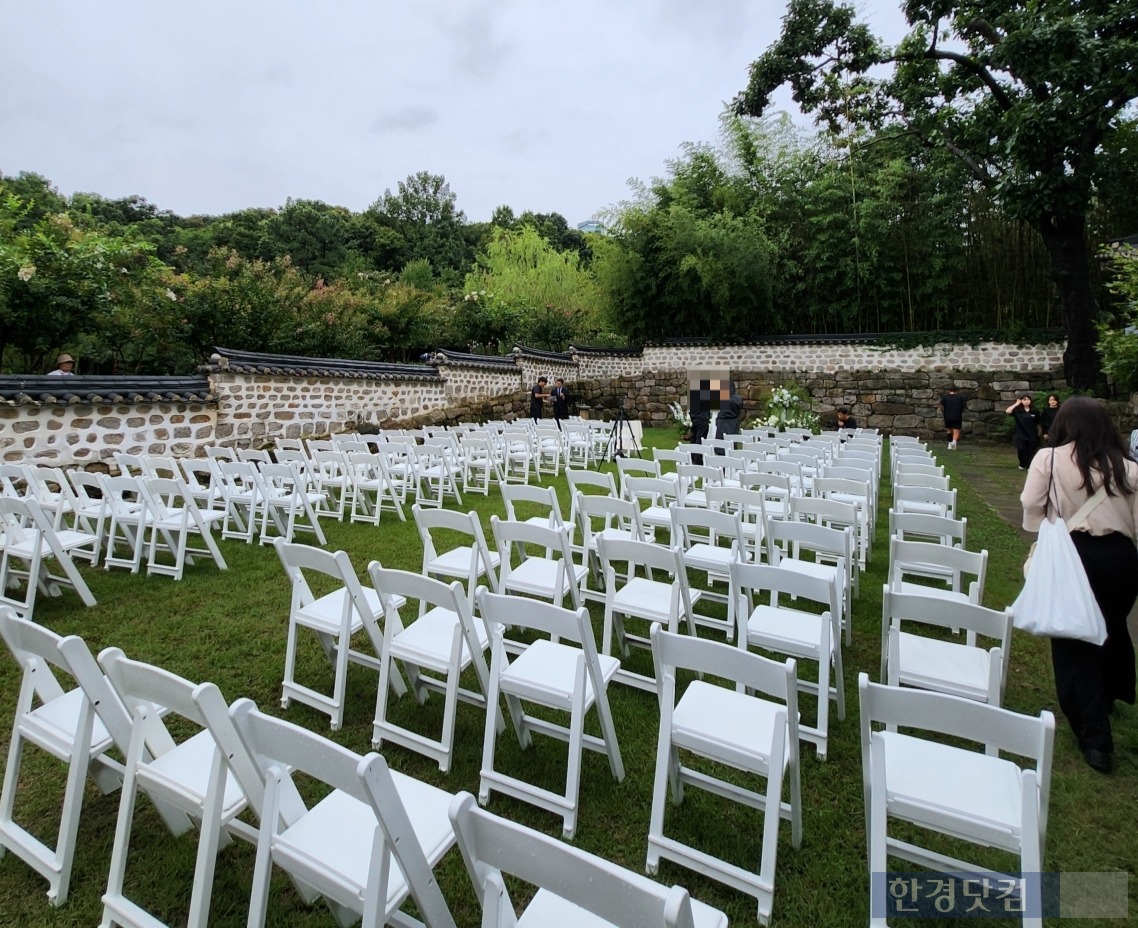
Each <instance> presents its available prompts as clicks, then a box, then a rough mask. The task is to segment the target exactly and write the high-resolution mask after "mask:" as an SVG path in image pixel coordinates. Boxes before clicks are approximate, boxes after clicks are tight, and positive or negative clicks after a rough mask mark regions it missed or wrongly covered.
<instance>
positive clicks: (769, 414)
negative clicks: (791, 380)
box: [754, 384, 818, 429]
mask: <svg viewBox="0 0 1138 928" xmlns="http://www.w3.org/2000/svg"><path fill="white" fill-rule="evenodd" d="M754 425H755V426H757V427H759V428H768V429H777V428H786V427H789V428H803V429H817V428H818V416H817V414H815V413H813V412H811V411H810V406H809V399H808V398H807V397H806V396H805V391H804V390H802V388H801V387H799V386H797V385H796V384H795V385H791V386H785V385H780V386H777V387H775V388H774V389H773V390H771V395H770V398H769V399H768V400H767V406H766V410H765V414H764V415H761V416H759V417H757V418H756V419H755V420H754Z"/></svg>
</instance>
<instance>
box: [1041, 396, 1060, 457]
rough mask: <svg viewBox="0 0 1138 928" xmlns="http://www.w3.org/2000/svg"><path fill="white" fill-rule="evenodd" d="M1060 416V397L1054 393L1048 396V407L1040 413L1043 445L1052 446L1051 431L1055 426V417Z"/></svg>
mask: <svg viewBox="0 0 1138 928" xmlns="http://www.w3.org/2000/svg"><path fill="white" fill-rule="evenodd" d="M1057 415H1059V397H1057V396H1056V395H1055V394H1054V393H1048V394H1047V405H1046V406H1044V407H1043V409H1041V410H1040V411H1039V431H1041V432H1042V433H1043V443H1044V444H1046V445H1049V444H1051V429H1052V427H1053V426H1054V424H1055V417H1056V416H1057Z"/></svg>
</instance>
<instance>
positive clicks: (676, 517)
mask: <svg viewBox="0 0 1138 928" xmlns="http://www.w3.org/2000/svg"><path fill="white" fill-rule="evenodd" d="M712 489H714V488H713V487H708V492H710V491H711V490H712ZM708 499H709V500H710V497H708ZM672 542H673V544H675V545H678V546H679V548H680V551H681V555H682V559H683V566H684V571H685V573H687V574H688V575H689V576H690V574H691V572H692V571H695V572H696V573H701V574H704V575H705V580H706V582H705V584H704V585H703V586H698V587H697V586H696V585H695V584H691V586H692V592H693V594H694V593H695V592H697V591H698V592H699V593H700V598H702V599H704V600H706V601H709V602H717V603H724V604H726V603H727V602H728V600H729V598H730V595H729V592H728V591H729V588H730V582H731V565H732V564H733V563H734V562H735V561H737V560H743V561H746V560H748V559H749V558H750V556H751V552H750V550H749V548H748V546H747V540H746V538H745V537H744V535H743V519H742V515H741V514H740V513H738V512H725V511H721V510H715V509H703V508H691V507H687V506H675V507H673V509H672ZM716 584H721V585H722V586H723V590H724V591H723V592H718V591H717V590H716V589H715V586H716ZM693 618H694V619H695V622H696V624H697V625H702V626H704V627H705V628H714V629H717V630H718V631H720V632H722V633H723V634H724V635H725V636H726V637H727V640H728V641H730V640H731V639H732V638H733V637H734V635H735V626H734V622H733V621H732V620H731V618H730V616H729V615H728V616H727V617H726V618H723V617H719V616H715V615H710V614H708V613H703V612H697V613H694V614H693Z"/></svg>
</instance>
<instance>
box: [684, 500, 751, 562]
mask: <svg viewBox="0 0 1138 928" xmlns="http://www.w3.org/2000/svg"><path fill="white" fill-rule="evenodd" d="M692 529H695V530H696V532H695V533H694V534H693V532H692ZM672 540H673V542H674V543H675V544H678V545H680V547H682V548H684V549H685V550H686V549H687V548H690V547H691V546H692V545H693V544H697V543H704V544H711V545H716V546H720V545H723V544H724V543H726V544H727V545H730V546H734V547H735V548H736V550H737V551H739V552H740V554H741V553H742V551H743V550H744V544H745V537H744V535H743V521H742V516H741V514H740V513H738V512H724V511H720V510H716V509H703V508H697V507H690V506H673V507H672Z"/></svg>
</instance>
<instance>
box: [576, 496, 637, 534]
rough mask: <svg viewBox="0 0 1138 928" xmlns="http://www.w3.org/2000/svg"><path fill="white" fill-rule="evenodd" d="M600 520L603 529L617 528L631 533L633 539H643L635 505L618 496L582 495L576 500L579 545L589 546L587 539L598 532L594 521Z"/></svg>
mask: <svg viewBox="0 0 1138 928" xmlns="http://www.w3.org/2000/svg"><path fill="white" fill-rule="evenodd" d="M602 519H603V520H604V525H603V528H605V529H608V528H618V529H621V530H623V531H627V532H631V533H632V535H633V537H635V538H638V539H641V540H643V539H644V537H645V535H644V523H643V521H642V520H641V518H640V507H639V506H638V505H637V504H636V503H634V502H632V501H631V500H627V499H622V498H621V497H619V496H584V495H582V496H580V497H579V498H578V499H577V523H578V524H579V525H580V526H581V544H583V545H588V544H589V539H590V538H592V537H593V536H594V535H596V534H597V532H598V531H599V529H598V527H597V522H595V521H594V520H602Z"/></svg>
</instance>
